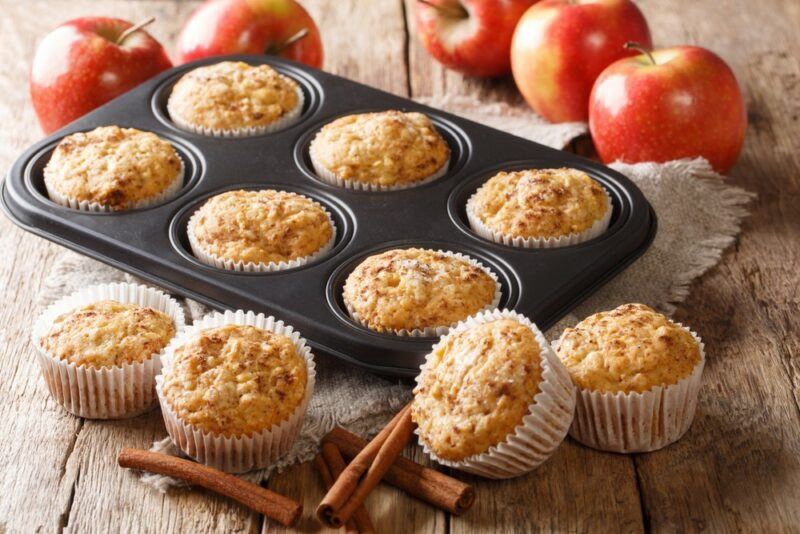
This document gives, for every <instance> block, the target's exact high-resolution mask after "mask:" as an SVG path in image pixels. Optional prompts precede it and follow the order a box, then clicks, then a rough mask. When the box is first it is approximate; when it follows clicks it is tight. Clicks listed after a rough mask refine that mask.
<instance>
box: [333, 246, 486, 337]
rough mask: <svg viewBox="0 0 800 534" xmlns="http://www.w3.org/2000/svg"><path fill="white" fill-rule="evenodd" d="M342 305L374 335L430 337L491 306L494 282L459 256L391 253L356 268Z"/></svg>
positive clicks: (427, 252)
mask: <svg viewBox="0 0 800 534" xmlns="http://www.w3.org/2000/svg"><path fill="white" fill-rule="evenodd" d="M343 296H344V302H345V306H346V307H347V309H348V311H349V312H350V315H351V316H352V317H353V319H355V320H356V321H357V322H359V323H361V324H363V325H364V326H366V327H367V328H370V329H372V330H375V331H377V332H390V333H395V334H408V333H413V332H414V331H421V332H422V333H423V334H424V335H431V334H433V333H436V332H434V331H433V330H435V329H440V328H447V327H449V326H451V325H453V324H455V323H457V322H458V321H460V320H462V319H465V318H467V317H468V316H470V315H472V314H474V313H476V312H478V311H480V310H483V309H484V308H488V307H491V306H496V305H497V301H498V300H499V285H498V282H497V278H496V277H495V275H494V274H492V273H491V272H490V271H489V270H488V269H486V268H485V267H483V266H482V265H480V264H478V263H477V262H475V261H473V260H470V259H469V258H467V257H465V256H462V255H460V254H454V253H450V252H442V251H436V250H428V249H421V248H407V249H393V250H388V251H386V252H382V253H380V254H376V255H374V256H370V257H368V258H367V259H365V260H364V261H363V262H361V263H360V264H359V265H358V266H357V267H356V268H355V270H353V272H352V273H351V274H350V276H348V277H347V280H346V281H345V284H344V295H343Z"/></svg>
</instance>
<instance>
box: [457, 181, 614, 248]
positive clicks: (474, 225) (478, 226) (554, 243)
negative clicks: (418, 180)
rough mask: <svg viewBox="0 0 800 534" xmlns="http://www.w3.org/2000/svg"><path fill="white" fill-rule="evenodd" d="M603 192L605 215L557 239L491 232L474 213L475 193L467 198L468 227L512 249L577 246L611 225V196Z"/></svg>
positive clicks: (483, 236)
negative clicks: (585, 226)
mask: <svg viewBox="0 0 800 534" xmlns="http://www.w3.org/2000/svg"><path fill="white" fill-rule="evenodd" d="M603 191H604V192H605V194H606V198H607V200H608V203H607V209H606V211H605V213H604V214H603V216H602V217H601V218H600V219H597V221H595V223H594V224H593V225H592V226H590V227H589V228H587V229H586V230H584V231H582V232H575V233H572V234H568V235H563V236H557V237H523V236H515V235H512V234H505V233H503V232H499V231H497V230H493V229H491V228H489V227H488V226H487V225H486V224H485V223H484V222H483V221H482V220H481V219H480V217H478V215H477V214H476V213H475V209H474V205H473V200H474V199H475V194H476V193H473V195H472V196H471V197H469V200H467V206H466V211H467V221H469V226H470V228H471V229H472V231H473V232H475V233H476V234H477V235H479V236H480V237H482V238H484V239H488V240H489V241H494V242H495V243H501V244H503V245H508V246H512V247H518V248H558V247H567V246H570V245H577V244H578V243H583V242H585V241H589V240H590V239H594V238H595V237H599V236H601V235H602V234H603V233H604V232H605V231H606V230H608V225H609V224H610V223H611V216H612V214H613V212H614V209H613V206H612V204H611V196H610V195H609V194H608V191H606V189H605V188H603Z"/></svg>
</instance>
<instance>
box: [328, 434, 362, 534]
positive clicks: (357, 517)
mask: <svg viewBox="0 0 800 534" xmlns="http://www.w3.org/2000/svg"><path fill="white" fill-rule="evenodd" d="M322 458H323V459H324V460H325V462H326V463H327V465H328V467H329V468H330V470H331V474H332V475H333V480H334V481H335V480H336V479H337V478H339V475H341V474H342V471H344V470H345V469H346V468H347V463H346V462H345V461H344V458H342V453H340V452H339V448H338V447H337V446H336V445H334V444H333V443H323V444H322ZM331 485H332V484H331ZM350 521H354V522H355V526H356V528H357V529H358V532H361V533H362V534H370V533H374V532H375V527H374V526H373V525H372V520H371V519H370V518H369V514H367V509H366V508H364V505H363V504H362V505H361V506H359V507H358V508H356V511H355V512H353V517H352V518H351V519H350Z"/></svg>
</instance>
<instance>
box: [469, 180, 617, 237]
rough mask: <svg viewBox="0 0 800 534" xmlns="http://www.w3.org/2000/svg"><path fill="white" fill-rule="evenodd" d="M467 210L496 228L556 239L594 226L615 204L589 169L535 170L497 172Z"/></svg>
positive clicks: (493, 228)
mask: <svg viewBox="0 0 800 534" xmlns="http://www.w3.org/2000/svg"><path fill="white" fill-rule="evenodd" d="M467 208H468V210H470V211H472V213H473V214H474V216H475V217H477V219H478V220H479V221H480V222H482V223H483V224H484V225H486V226H487V227H488V228H489V229H490V230H493V231H495V232H500V233H502V234H504V235H510V236H513V237H522V238H550V237H560V236H567V235H569V234H575V233H579V232H583V231H585V230H588V229H589V228H591V227H592V225H594V223H595V222H597V221H599V220H601V219H602V218H603V216H604V215H606V213H607V211H608V210H610V209H611V206H610V205H609V202H608V194H607V193H606V192H605V190H604V189H603V187H602V186H601V185H600V184H599V183H597V182H596V181H595V180H593V179H592V178H590V177H589V175H588V174H586V173H585V172H583V171H579V170H577V169H529V170H524V171H514V172H499V173H497V174H496V175H494V176H493V177H492V178H490V179H489V181H487V182H486V183H485V184H483V186H481V188H480V189H478V191H477V192H476V193H475V195H474V196H473V197H472V198H471V199H470V201H469V203H468V206H467Z"/></svg>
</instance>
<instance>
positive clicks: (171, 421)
mask: <svg viewBox="0 0 800 534" xmlns="http://www.w3.org/2000/svg"><path fill="white" fill-rule="evenodd" d="M231 324H233V325H243V326H245V325H246V326H255V327H256V328H261V329H264V330H269V331H270V332H274V333H275V334H279V335H284V336H286V337H288V338H290V339H291V340H292V342H293V343H294V345H295V347H296V348H297V352H298V353H299V354H300V355H301V356H302V357H303V359H304V360H305V361H306V369H307V381H306V391H305V396H304V397H303V400H302V401H301V402H300V404H298V406H297V408H295V410H294V412H292V414H291V415H290V416H289V417H288V418H287V419H285V420H284V421H282V422H281V423H279V424H277V425H273V426H272V427H271V428H268V429H265V430H263V431H261V432H258V433H254V434H253V435H251V436H247V435H243V436H231V437H225V436H224V435H215V434H213V433H211V432H204V431H203V430H201V429H199V428H197V427H196V426H194V425H191V424H188V423H186V422H184V421H182V420H181V418H180V416H178V414H176V413H175V412H174V411H173V410H172V407H171V406H170V405H169V401H168V400H167V399H166V397H165V396H164V392H163V389H162V388H163V385H164V374H163V373H162V374H160V375H158V377H156V391H157V392H158V398H159V401H160V402H161V410H162V413H163V415H164V423H165V425H166V427H167V432H168V433H169V436H170V438H171V439H172V441H173V442H174V443H175V445H176V446H177V447H178V448H179V449H180V450H182V451H183V452H184V453H185V454H186V455H187V456H190V457H192V458H194V459H195V460H197V461H198V462H200V463H202V464H205V465H208V466H211V467H214V468H215V469H219V470H221V471H225V472H228V473H244V472H246V471H251V470H253V469H261V468H264V467H267V466H269V465H272V464H273V463H275V461H276V460H278V459H279V458H280V457H281V456H283V455H285V454H286V453H288V452H289V450H290V449H291V447H292V445H293V444H294V442H295V440H296V438H297V435H298V434H299V432H300V428H301V427H302V426H303V420H304V419H305V415H306V411H307V409H308V402H309V400H310V399H311V395H312V394H313V393H314V383H315V379H316V364H315V363H314V355H313V354H312V353H311V348H310V347H309V346H308V345H307V344H306V340H305V339H304V338H302V337H301V336H300V333H299V332H297V331H295V330H294V329H293V328H292V327H291V326H289V325H286V324H284V323H283V321H278V320H277V319H275V318H274V317H271V316H270V317H267V316H265V315H264V314H263V313H259V314H255V313H253V312H251V311H248V312H245V311H242V310H237V311H236V312H231V311H226V312H225V313H224V314H223V313H219V312H214V313H212V314H209V315H207V316H205V317H204V318H203V319H201V320H200V321H197V322H195V323H194V324H193V325H192V326H189V327H187V328H186V330H184V332H183V334H182V335H181V336H177V337H176V338H175V339H174V340H173V341H172V343H170V344H169V346H168V347H167V348H166V349H165V351H164V356H163V363H164V372H167V371H168V370H169V368H170V366H171V365H172V357H173V355H174V353H175V350H176V349H177V348H178V347H180V346H182V345H184V344H186V342H187V341H188V340H189V339H190V338H191V337H192V336H193V335H195V334H196V333H198V332H200V331H202V330H207V329H209V328H216V327H219V326H225V325H231Z"/></svg>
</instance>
